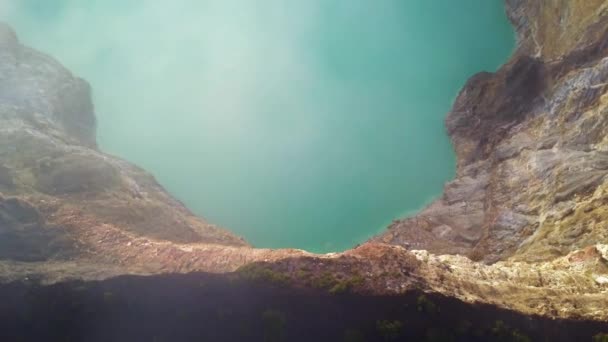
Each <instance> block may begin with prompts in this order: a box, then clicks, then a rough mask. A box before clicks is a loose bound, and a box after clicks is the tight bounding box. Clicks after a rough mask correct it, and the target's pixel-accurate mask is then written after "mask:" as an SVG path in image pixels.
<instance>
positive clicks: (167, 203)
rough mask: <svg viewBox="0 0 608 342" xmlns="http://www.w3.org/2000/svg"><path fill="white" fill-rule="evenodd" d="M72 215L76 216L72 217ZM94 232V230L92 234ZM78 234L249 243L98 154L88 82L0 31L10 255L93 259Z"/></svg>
mask: <svg viewBox="0 0 608 342" xmlns="http://www.w3.org/2000/svg"><path fill="white" fill-rule="evenodd" d="M65 212H70V213H72V215H71V216H69V215H65V214H63V213H65ZM87 225H88V227H87ZM74 226H78V229H81V230H83V229H84V230H86V229H91V230H95V229H99V228H98V227H100V226H105V227H108V229H109V228H111V227H114V228H116V229H118V230H120V231H124V232H125V233H130V234H133V235H134V236H148V237H154V238H160V239H165V240H169V241H175V242H208V243H218V244H225V245H236V246H243V245H245V243H244V242H243V240H242V239H240V238H237V237H235V236H234V235H231V234H230V233H228V232H225V231H223V230H220V229H218V228H216V227H214V226H212V225H210V224H208V223H206V222H204V221H203V220H201V219H199V218H196V217H194V215H192V214H191V213H190V212H189V211H188V210H187V209H186V208H185V207H184V206H183V205H182V204H181V203H179V202H178V201H176V200H175V199H173V198H172V197H171V196H170V195H168V194H167V193H166V192H165V191H164V190H163V189H162V188H161V187H160V186H159V185H158V184H157V183H156V181H155V180H154V178H153V177H152V176H151V175H150V174H148V173H146V172H145V171H143V170H141V169H139V168H137V167H135V166H133V165H131V164H129V163H127V162H125V161H123V160H120V159H118V158H115V157H112V156H109V155H106V154H104V153H102V152H100V151H99V150H98V149H97V143H96V136H95V115H94V112H93V104H92V102H91V90H90V88H89V85H88V84H87V83H86V82H85V81H83V80H81V79H79V78H75V77H74V76H72V75H71V73H70V72H69V71H67V70H66V69H65V68H63V67H62V66H61V65H60V64H59V63H57V62H56V61H55V60H53V59H52V58H50V57H48V56H46V55H44V54H42V53H39V52H36V51H34V50H32V49H29V48H27V47H24V46H22V45H21V44H20V43H19V41H18V39H17V37H16V35H15V33H14V32H13V31H12V30H11V29H10V28H9V27H7V26H6V25H1V26H0V236H1V239H0V240H1V242H0V244H1V245H2V248H0V250H2V252H1V253H2V256H3V257H7V258H12V259H16V260H44V259H48V258H53V257H61V258H63V257H67V256H69V255H83V254H86V250H88V249H90V248H89V247H87V244H88V242H87V241H82V239H80V236H81V235H80V234H77V233H75V231H74Z"/></svg>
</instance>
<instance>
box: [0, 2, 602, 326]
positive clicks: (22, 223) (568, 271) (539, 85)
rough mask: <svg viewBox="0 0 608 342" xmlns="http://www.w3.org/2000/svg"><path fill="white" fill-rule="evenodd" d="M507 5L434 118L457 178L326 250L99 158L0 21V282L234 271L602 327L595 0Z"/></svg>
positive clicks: (58, 89) (87, 107) (71, 98)
mask: <svg viewBox="0 0 608 342" xmlns="http://www.w3.org/2000/svg"><path fill="white" fill-rule="evenodd" d="M506 5H507V12H508V14H509V17H510V18H511V20H512V22H513V23H514V26H515V28H516V31H517V34H518V37H519V43H518V48H517V51H516V52H515V53H514V55H513V57H512V58H511V60H510V61H509V62H507V63H506V64H505V66H503V67H502V68H501V69H500V70H499V71H498V72H496V73H493V74H492V73H481V74H478V75H476V76H474V77H472V78H471V80H470V81H469V82H468V83H467V84H466V86H465V87H464V89H463V90H462V91H461V93H460V95H459V96H458V98H457V99H456V101H455V104H454V108H453V110H452V112H451V113H449V115H448V118H447V120H446V124H447V128H448V133H449V134H450V137H451V138H452V141H453V143H454V147H455V150H456V153H457V156H458V171H457V177H456V179H455V180H454V181H452V182H450V183H449V184H447V185H446V188H445V193H444V195H443V196H442V197H441V198H440V199H439V200H437V201H436V202H435V203H433V204H431V205H430V206H429V207H428V208H426V209H425V210H423V211H422V212H421V213H419V214H418V215H416V216H415V217H411V218H407V219H403V220H399V221H397V222H395V223H394V224H393V225H392V226H391V227H389V229H388V230H387V231H386V232H385V233H383V234H382V235H380V236H378V237H376V238H374V239H372V240H371V241H370V242H367V243H365V244H363V245H361V246H359V247H357V248H355V249H353V250H350V251H346V252H344V253H336V254H327V255H314V254H311V253H307V252H305V251H299V250H290V249H285V250H266V249H254V248H251V247H250V246H248V245H247V244H246V243H245V242H244V241H243V240H242V239H240V238H238V237H236V236H234V235H232V234H231V233H229V232H227V231H225V230H222V229H220V228H218V227H215V226H213V225H211V224H209V223H207V222H205V221H204V220H202V219H200V218H197V217H195V216H194V215H192V214H191V213H190V212H189V211H188V210H187V209H186V208H185V207H184V206H183V205H182V204H181V203H179V202H178V201H176V200H175V199H173V198H172V197H171V196H170V195H169V194H167V193H166V192H165V191H164V190H163V189H162V187H161V186H160V185H158V183H157V182H156V181H155V180H154V178H153V177H152V176H151V175H150V174H148V173H146V172H145V171H143V170H141V169H140V168H138V167H136V166H133V165H132V164H130V163H128V162H126V161H123V160H121V159H118V158H115V157H113V156H109V155H107V154H104V153H103V152H101V151H99V149H98V148H97V146H96V139H95V116H94V111H93V105H92V102H91V97H90V89H89V86H88V85H87V84H86V82H84V81H83V80H80V79H78V78H76V77H74V76H72V75H71V73H70V72H69V71H67V70H66V69H65V68H63V67H62V66H61V65H60V64H59V63H57V62H56V61H54V60H53V59H52V58H50V57H48V56H46V55H44V54H42V53H39V52H36V51H34V50H32V49H29V48H27V47H24V46H23V45H21V44H20V43H19V41H18V39H17V37H16V35H15V33H14V32H13V31H12V30H11V29H10V28H9V27H7V26H5V25H3V26H1V27H0V237H1V238H0V279H2V280H4V281H9V280H15V279H23V278H28V279H38V280H40V281H42V282H46V283H53V282H58V281H62V280H65V279H72V278H82V279H85V280H93V279H105V278H108V277H113V276H116V275H119V274H144V275H145V274H157V273H168V272H194V271H205V272H217V273H224V272H233V271H237V270H239V269H240V271H239V272H237V273H236V275H237V276H239V274H240V275H242V276H245V277H247V276H252V275H253V276H254V277H259V276H262V277H268V278H270V280H273V279H274V280H277V279H279V280H281V281H289V282H291V283H292V284H294V285H296V286H301V287H310V286H315V287H321V288H324V289H326V290H328V291H330V292H331V291H343V290H348V291H353V292H357V293H367V294H372V295H373V294H402V293H406V292H408V291H410V290H413V289H416V290H424V291H428V292H438V293H442V294H445V295H448V296H451V297H456V298H459V299H462V300H464V301H466V302H483V303H490V304H494V305H497V306H500V307H504V308H509V309H513V310H517V311H520V312H523V313H527V314H541V315H545V316H549V317H562V318H578V319H592V320H603V321H608V310H605V309H604V308H606V307H608V255H607V254H608V246H607V245H608V229H607V228H606V224H607V223H606V222H608V220H607V218H608V217H606V215H607V214H606V206H605V205H604V204H605V203H606V201H608V197H607V196H608V195H606V190H607V188H608V185H607V183H606V175H607V174H608V147H606V146H607V142H606V140H605V136H606V125H607V122H608V121H607V120H606V119H605V111H606V110H607V109H606V104H607V103H608V102H607V101H606V97H605V96H604V94H605V92H606V90H607V89H608V88H607V87H608V85H607V84H608V80H607V78H608V59H607V58H606V57H608V43H606V42H608V16H607V14H608V12H607V11H606V8H607V7H608V2H606V1H597V0H572V1H560V0H541V1H529V0H507V1H506ZM458 254H459V255H458ZM464 255H467V256H468V257H469V258H467V257H465V256H464ZM245 265H249V266H245ZM243 266H245V267H244V268H243ZM252 267H253V268H252ZM252 271H253V272H252Z"/></svg>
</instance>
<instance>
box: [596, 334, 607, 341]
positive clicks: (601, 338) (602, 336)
mask: <svg viewBox="0 0 608 342" xmlns="http://www.w3.org/2000/svg"><path fill="white" fill-rule="evenodd" d="M593 342H608V333H602V334H597V335H595V336H593Z"/></svg>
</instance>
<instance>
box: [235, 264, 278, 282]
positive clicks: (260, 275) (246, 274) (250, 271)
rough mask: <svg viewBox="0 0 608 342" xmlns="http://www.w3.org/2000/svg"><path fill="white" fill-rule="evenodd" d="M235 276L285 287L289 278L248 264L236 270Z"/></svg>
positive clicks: (259, 266) (266, 268)
mask: <svg viewBox="0 0 608 342" xmlns="http://www.w3.org/2000/svg"><path fill="white" fill-rule="evenodd" d="M237 274H238V275H239V276H240V277H241V278H243V279H246V280H249V281H255V282H266V283H272V284H277V285H285V284H287V283H288V282H289V277H288V276H287V275H285V274H283V273H280V272H277V271H274V270H272V269H270V268H269V267H265V266H264V265H260V264H249V265H245V266H243V267H241V268H239V269H238V271H237Z"/></svg>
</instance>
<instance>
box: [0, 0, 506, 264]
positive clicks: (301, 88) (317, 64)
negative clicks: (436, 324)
mask: <svg viewBox="0 0 608 342" xmlns="http://www.w3.org/2000/svg"><path fill="white" fill-rule="evenodd" d="M0 14H1V15H2V17H3V20H5V21H8V22H9V23H10V24H11V25H12V26H14V27H15V28H16V29H17V31H18V33H19V35H20V37H21V40H22V41H23V42H24V43H25V44H27V45H30V46H33V47H35V48H37V49H40V50H42V51H45V52H47V53H49V54H51V55H53V56H55V57H56V58H57V59H58V60H60V61H61V62H62V63H63V64H64V65H66V66H67V67H68V68H69V69H70V70H72V71H73V72H74V73H76V74H78V75H79V76H82V77H84V78H86V79H87V80H88V81H89V82H90V83H91V84H92V86H93V91H94V101H95V104H96V112H97V116H98V120H99V128H98V133H99V142H100V145H101V147H102V149H103V150H105V151H107V152H109V153H112V154H115V155H118V156H121V157H124V158H125V159H128V160H130V161H132V162H135V163H137V164H139V165H140V166H142V167H144V168H146V169H147V170H149V171H150V172H152V173H153V174H154V175H155V176H156V177H157V179H158V180H159V181H160V182H161V183H162V184H163V185H164V186H165V187H166V188H167V189H168V190H169V191H170V192H171V193H172V194H174V195H175V196H176V197H177V198H179V199H181V200H182V201H183V202H185V203H186V204H187V205H188V207H190V208H191V209H192V210H193V211H194V212H195V213H197V214H199V215H201V216H203V217H205V218H206V219H207V220H208V221H210V222H213V223H215V224H218V225H220V226H223V227H226V228H228V229H230V230H232V231H234V232H235V233H237V234H239V235H241V236H244V237H245V238H246V239H247V240H248V241H249V242H251V243H252V244H253V245H255V246H257V247H295V248H302V249H307V250H310V251H315V252H329V251H339V250H344V249H346V248H349V247H352V246H353V245H355V244H357V243H360V242H362V241H364V240H365V239H367V238H369V237H370V236H372V235H374V234H376V233H378V232H380V231H381V230H382V229H383V228H384V227H386V225H387V224H389V223H390V222H391V221H392V220H393V219H395V218H399V217H402V216H404V215H407V214H408V213H411V212H413V211H415V210H418V209H420V208H421V207H423V206H424V205H426V204H428V203H429V202H430V201H431V200H432V199H433V198H435V197H437V196H439V195H440V194H441V191H442V187H443V185H444V183H445V182H446V181H448V180H449V179H450V178H452V177H453V174H454V169H455V157H454V154H453V151H452V147H451V145H450V142H449V139H448V137H447V136H446V133H445V128H444V124H443V120H444V118H445V115H446V113H447V112H448V111H449V109H450V106H451V102H452V101H453V100H454V98H455V96H456V94H457V93H458V91H459V89H460V88H461V87H462V86H463V85H464V83H465V81H466V80H467V79H468V78H469V77H470V76H472V75H473V74H474V73H476V72H479V71H494V70H495V69H496V68H497V67H498V66H500V65H501V64H502V63H504V62H505V61H506V60H507V58H508V56H509V55H510V53H511V51H512V49H513V46H514V39H515V38H514V33H513V30H512V28H511V26H510V25H509V23H508V20H507V18H506V15H505V13H504V5H503V0H460V1H454V0H375V1H369V0H350V1H337V0H307V1H303V0H260V1H249V0H240V1H237V0H174V1H156V0H144V1H135V0H129V1H127V0H104V1H97V2H93V1H76V0H71V1H69V0H57V1H42V0H38V1H35V0H21V1H15V2H14V4H13V5H7V6H3V7H0Z"/></svg>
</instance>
